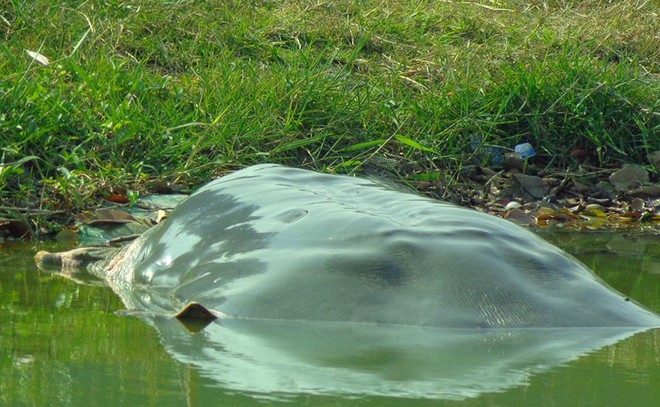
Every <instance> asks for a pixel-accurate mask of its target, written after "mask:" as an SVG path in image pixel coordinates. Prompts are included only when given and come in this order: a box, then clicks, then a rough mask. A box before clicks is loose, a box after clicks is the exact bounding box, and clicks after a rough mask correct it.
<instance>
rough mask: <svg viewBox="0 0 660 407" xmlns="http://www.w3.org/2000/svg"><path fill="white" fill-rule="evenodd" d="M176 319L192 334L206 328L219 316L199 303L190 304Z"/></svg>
mask: <svg viewBox="0 0 660 407" xmlns="http://www.w3.org/2000/svg"><path fill="white" fill-rule="evenodd" d="M174 317H175V318H176V319H177V320H179V322H181V323H182V324H183V326H185V327H186V329H187V330H189V331H190V332H198V331H201V330H202V329H204V328H206V327H207V326H208V325H209V324H210V323H211V322H213V321H215V320H216V319H218V316H217V315H216V314H215V313H213V312H212V311H210V310H209V309H208V308H206V307H204V306H203V305H202V304H200V303H198V302H189V303H188V304H186V306H184V307H183V308H182V309H181V311H179V312H178V313H177V314H176V315H174Z"/></svg>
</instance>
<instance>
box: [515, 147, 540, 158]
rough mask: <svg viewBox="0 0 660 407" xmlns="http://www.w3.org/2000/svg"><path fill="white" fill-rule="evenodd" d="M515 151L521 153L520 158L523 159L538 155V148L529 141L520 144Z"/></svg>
mask: <svg viewBox="0 0 660 407" xmlns="http://www.w3.org/2000/svg"><path fill="white" fill-rule="evenodd" d="M514 151H515V152H516V153H518V154H520V158H522V159H523V160H526V159H528V158H531V157H534V156H535V155H536V150H534V147H532V145H531V144H529V143H522V144H518V145H517V146H516V147H515V149H514Z"/></svg>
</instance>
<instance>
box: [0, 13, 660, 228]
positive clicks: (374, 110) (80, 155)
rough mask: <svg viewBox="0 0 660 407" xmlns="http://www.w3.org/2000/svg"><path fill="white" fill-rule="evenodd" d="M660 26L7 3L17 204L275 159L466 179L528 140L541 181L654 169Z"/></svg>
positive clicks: (0, 164)
mask: <svg viewBox="0 0 660 407" xmlns="http://www.w3.org/2000/svg"><path fill="white" fill-rule="evenodd" d="M659 18H660V3H659V2H658V1H657V0H649V1H617V2H607V1H599V0H587V1H532V2H528V1H525V2H523V1H499V2H494V1H474V2H459V1H431V0H427V1H422V0H418V1H403V2H402V1H393V0H379V1H371V0H363V1H353V0H351V1H349V0H336V1H333V0H330V1H256V0H255V1H240V0H234V1H214V0H209V1H192V0H191V1H182V0H179V1H173V0H170V1H165V0H160V1H128V0H127V1H120V0H117V1H97V0H90V1H63V0H58V1H50V0H49V1H45V0H35V1H31V2H21V1H9V2H3V3H2V5H1V6H0V146H1V148H2V155H1V156H0V190H1V191H2V192H0V199H2V205H3V206H11V207H17V206H43V207H45V209H64V210H65V211H67V212H70V211H75V210H78V209H80V208H82V207H84V206H85V205H88V204H91V203H94V202H95V201H94V199H91V198H96V197H98V196H101V195H103V194H104V193H109V192H110V191H111V190H113V189H115V188H120V187H121V188H129V189H142V188H144V187H145V185H146V184H145V183H146V181H148V180H154V179H158V180H163V181H168V182H169V181H175V182H179V183H186V184H189V185H192V186H194V185H197V184H199V183H201V182H204V181H205V180H208V179H209V178H210V177H213V176H214V175H217V174H218V173H221V172H223V171H226V170H230V169H233V168H236V167H238V166H242V165H248V164H253V163H258V162H282V163H285V164H291V165H297V166H306V167H310V168H316V169H320V170H327V171H336V172H349V171H353V170H359V168H360V167H361V166H362V165H365V163H368V162H370V161H374V160H375V159H379V158H382V157H387V158H391V159H394V160H395V161H394V162H397V163H401V164H406V165H409V164H410V163H414V166H415V167H416V168H417V169H419V170H420V171H422V172H433V171H436V170H437V169H448V170H450V171H451V170H452V169H455V168H458V167H460V166H461V165H464V164H466V163H474V162H475V159H483V155H482V156H478V153H479V149H482V150H483V148H484V147H486V146H489V145H497V146H503V147H507V148H513V146H515V145H516V144H518V143H521V142H529V143H531V144H532V145H534V147H535V148H536V150H537V152H538V156H537V157H535V160H536V163H537V164H538V165H541V166H545V165H550V166H553V167H556V168H566V167H570V166H571V165H577V164H580V163H582V164H584V163H585V162H588V163H589V164H592V165H598V166H608V165H620V164H621V163H623V162H630V163H640V164H645V163H646V159H645V156H646V154H648V153H650V152H652V151H654V150H660V31H659V29H658V25H657V21H658V19H659ZM26 50H28V51H32V52H33V53H38V54H40V55H42V56H45V57H47V58H48V59H49V64H48V65H44V64H43V63H41V62H39V61H38V60H36V59H34V58H33V57H31V56H30V55H29V54H28V53H27V52H26ZM32 55H33V56H34V54H32ZM475 149H477V150H478V151H477V152H476V153H477V154H475ZM578 152H579V153H578ZM479 157H481V158H479ZM6 216H12V215H11V214H10V215H6ZM17 216H18V215H17Z"/></svg>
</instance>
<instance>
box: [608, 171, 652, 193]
mask: <svg viewBox="0 0 660 407" xmlns="http://www.w3.org/2000/svg"><path fill="white" fill-rule="evenodd" d="M609 181H610V182H611V183H612V185H613V186H614V189H615V190H616V191H618V192H624V191H628V190H630V189H632V188H635V187H639V186H641V185H642V184H643V183H645V182H649V173H648V172H647V171H646V170H645V169H644V168H640V167H634V166H631V165H626V166H624V167H623V168H621V169H620V170H618V171H617V172H615V173H614V174H612V175H610V178H609Z"/></svg>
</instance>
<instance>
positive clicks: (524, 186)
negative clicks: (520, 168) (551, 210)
mask: <svg viewBox="0 0 660 407" xmlns="http://www.w3.org/2000/svg"><path fill="white" fill-rule="evenodd" d="M513 180H514V181H515V183H516V184H517V185H518V187H519V189H520V190H521V192H522V195H523V198H527V197H526V196H525V195H529V196H531V197H532V198H535V199H541V198H543V197H545V195H546V194H547V193H548V190H549V189H550V186H549V185H548V183H547V182H545V181H543V179H542V178H539V177H535V176H533V175H525V174H513Z"/></svg>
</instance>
